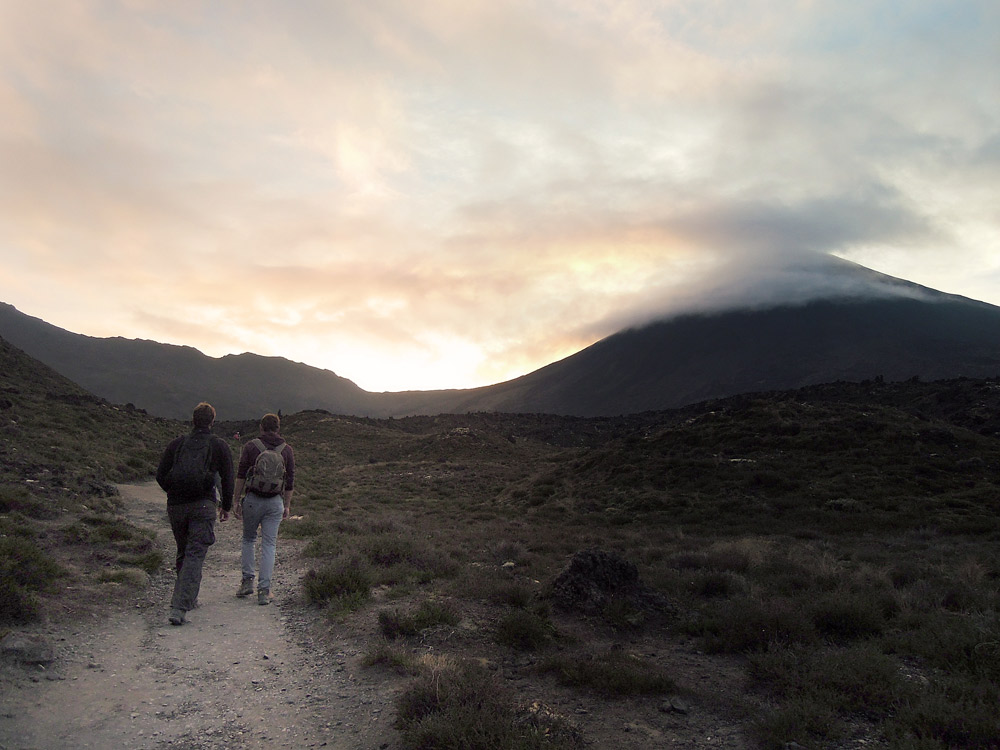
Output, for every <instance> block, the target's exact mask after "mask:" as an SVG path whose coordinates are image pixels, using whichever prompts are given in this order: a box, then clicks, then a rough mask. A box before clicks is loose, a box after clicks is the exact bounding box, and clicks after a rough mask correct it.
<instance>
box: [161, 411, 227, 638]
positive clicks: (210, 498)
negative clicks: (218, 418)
mask: <svg viewBox="0 0 1000 750" xmlns="http://www.w3.org/2000/svg"><path fill="white" fill-rule="evenodd" d="M192 422H193V424H194V427H193V429H192V430H191V433H190V434H188V435H182V436H181V437H178V438H175V439H174V440H172V441H171V442H170V444H169V445H167V447H166V449H165V450H164V451H163V456H162V457H161V458H160V465H159V467H158V468H157V470H156V481H157V483H158V484H159V485H160V487H162V488H163V489H164V490H165V491H166V493H167V515H168V516H169V518H170V530H171V531H173V532H174V541H175V542H177V558H176V569H177V580H176V581H175V582H174V594H173V597H172V598H171V599H170V617H169V619H170V624H171V625H183V624H184V618H185V615H186V613H187V612H188V611H190V610H192V609H194V608H195V607H196V606H197V602H198V591H199V590H200V589H201V572H202V567H203V565H204V563H205V555H206V554H207V553H208V548H209V547H211V546H212V545H213V544H215V514H216V502H218V503H219V506H220V507H219V509H218V513H219V520H220V521H225V520H226V519H227V518H229V511H230V510H231V509H232V497H233V454H232V452H231V451H230V449H229V444H228V443H226V441H225V440H223V439H222V438H221V437H217V436H215V435H212V432H211V430H212V424H213V423H214V422H215V409H214V408H212V405H211V404H207V403H205V402H204V401H203V402H202V403H200V404H198V405H197V406H196V407H195V409H194V418H193V420H192ZM216 485H218V486H219V488H220V493H221V494H220V496H219V497H218V499H217V498H216V494H215V489H216Z"/></svg>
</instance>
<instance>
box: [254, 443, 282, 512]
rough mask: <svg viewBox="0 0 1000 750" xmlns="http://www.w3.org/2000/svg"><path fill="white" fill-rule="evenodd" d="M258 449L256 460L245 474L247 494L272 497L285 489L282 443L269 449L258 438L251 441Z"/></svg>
mask: <svg viewBox="0 0 1000 750" xmlns="http://www.w3.org/2000/svg"><path fill="white" fill-rule="evenodd" d="M250 442H252V443H253V444H254V445H256V446H257V447H258V448H259V449H260V453H259V454H258V455H257V459H256V460H255V461H254V464H253V466H252V467H251V468H250V470H249V471H248V472H247V482H246V488H247V491H248V492H252V493H253V494H255V495H260V496H261V497H274V496H275V495H279V494H281V491H282V490H283V489H285V459H284V457H283V456H282V455H281V451H282V449H284V447H285V444H284V442H282V443H279V444H278V445H276V446H274V447H273V448H269V447H268V446H267V445H265V444H264V441H263V440H261V439H260V438H254V439H253V440H251V441H250Z"/></svg>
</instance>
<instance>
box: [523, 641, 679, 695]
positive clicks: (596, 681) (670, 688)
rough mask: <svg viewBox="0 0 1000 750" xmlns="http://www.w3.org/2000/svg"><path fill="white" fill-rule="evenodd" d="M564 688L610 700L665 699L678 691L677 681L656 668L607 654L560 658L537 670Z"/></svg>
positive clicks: (634, 658)
mask: <svg viewBox="0 0 1000 750" xmlns="http://www.w3.org/2000/svg"><path fill="white" fill-rule="evenodd" d="M538 671H539V672H541V673H542V674H553V675H555V677H556V679H557V680H558V681H559V682H560V683H561V684H563V685H568V686H570V687H574V688H579V689H582V690H586V691H589V692H592V693H597V694H598V695H602V696H605V697H609V698H624V697H629V696H635V695H662V694H664V693H671V692H674V691H676V690H677V684H676V683H675V682H674V680H673V679H672V678H671V677H670V676H669V675H667V674H665V673H664V672H663V671H662V670H660V669H659V668H657V667H656V666H654V665H652V664H649V663H648V662H646V661H644V660H642V659H640V658H639V657H637V656H634V655H631V654H627V653H625V652H623V651H612V652H610V653H606V654H597V655H593V654H561V655H559V656H553V657H549V658H547V659H545V660H544V661H542V663H541V664H540V665H539V666H538Z"/></svg>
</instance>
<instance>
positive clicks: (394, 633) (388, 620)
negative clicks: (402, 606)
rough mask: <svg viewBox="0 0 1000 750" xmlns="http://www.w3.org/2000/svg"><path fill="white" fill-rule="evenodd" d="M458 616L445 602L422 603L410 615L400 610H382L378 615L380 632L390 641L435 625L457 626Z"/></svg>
mask: <svg viewBox="0 0 1000 750" xmlns="http://www.w3.org/2000/svg"><path fill="white" fill-rule="evenodd" d="M458 620H459V617H458V614H457V613H456V612H455V610H454V609H453V608H452V607H451V606H450V605H448V604H445V603H443V602H432V601H425V602H421V604H420V606H419V607H417V609H416V610H414V611H413V612H410V613H408V614H404V613H401V612H399V611H398V610H382V611H381V612H379V613H378V623H379V630H381V631H382V635H384V636H385V637H386V638H388V639H389V640H393V639H395V638H398V637H399V636H401V635H402V636H406V635H416V634H417V633H419V632H421V631H422V630H426V629H427V628H431V627H434V626H435V625H457V624H458Z"/></svg>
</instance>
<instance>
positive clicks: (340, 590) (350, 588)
mask: <svg viewBox="0 0 1000 750" xmlns="http://www.w3.org/2000/svg"><path fill="white" fill-rule="evenodd" d="M372 581H373V575H372V570H371V567H370V566H369V565H368V563H367V562H366V561H365V560H364V559H363V558H360V557H358V556H357V555H341V556H340V557H338V558H336V559H335V560H333V561H332V562H330V563H327V564H326V565H324V566H323V567H321V568H319V569H318V570H316V569H310V570H308V571H307V572H306V574H305V577H304V578H303V582H302V585H303V587H304V589H305V595H306V600H307V601H309V602H311V603H313V604H319V605H324V606H333V607H334V608H335V609H339V610H340V609H342V610H347V611H351V610H355V609H357V608H359V607H360V606H361V605H362V604H364V603H365V602H366V601H368V599H369V598H370V597H371V588H372Z"/></svg>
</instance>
